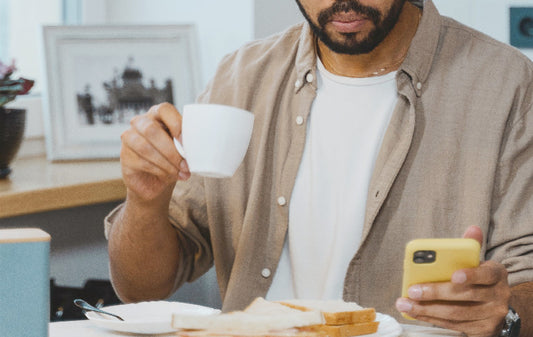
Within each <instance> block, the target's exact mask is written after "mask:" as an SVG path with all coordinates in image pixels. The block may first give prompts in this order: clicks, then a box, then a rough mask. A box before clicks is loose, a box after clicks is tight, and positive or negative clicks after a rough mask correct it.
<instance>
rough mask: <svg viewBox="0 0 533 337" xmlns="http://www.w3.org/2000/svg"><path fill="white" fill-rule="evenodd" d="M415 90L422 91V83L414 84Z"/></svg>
mask: <svg viewBox="0 0 533 337" xmlns="http://www.w3.org/2000/svg"><path fill="white" fill-rule="evenodd" d="M416 88H417V89H418V90H420V89H422V83H420V82H418V83H417V84H416Z"/></svg>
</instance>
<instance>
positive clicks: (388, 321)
mask: <svg viewBox="0 0 533 337" xmlns="http://www.w3.org/2000/svg"><path fill="white" fill-rule="evenodd" d="M376 321H378V322H379V326H378V332H376V333H373V334H370V335H364V337H398V336H400V335H401V334H402V326H401V325H400V323H398V322H397V321H396V320H395V319H394V318H392V317H391V316H389V315H385V314H380V313H379V312H377V313H376ZM361 337H363V336H361Z"/></svg>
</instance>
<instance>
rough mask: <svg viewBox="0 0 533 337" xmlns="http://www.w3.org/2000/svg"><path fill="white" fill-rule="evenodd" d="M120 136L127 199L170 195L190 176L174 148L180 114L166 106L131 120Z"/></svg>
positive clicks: (144, 198)
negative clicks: (163, 194) (179, 181)
mask: <svg viewBox="0 0 533 337" xmlns="http://www.w3.org/2000/svg"><path fill="white" fill-rule="evenodd" d="M130 124H131V127H130V128H129V129H128V130H126V131H125V132H124V133H123V134H122V136H121V139H122V148H121V151H120V161H121V165H122V176H123V178H124V183H125V184H126V187H127V188H128V196H129V197H131V196H132V195H133V196H135V197H137V199H140V200H145V201H148V200H153V199H155V198H157V197H159V196H160V195H161V194H162V193H163V192H165V191H166V192H167V193H165V194H169V191H170V190H171V188H170V187H172V186H173V185H174V184H175V182H176V181H177V180H186V179H188V178H189V177H190V172H189V168H188V166H187V162H186V161H185V160H184V159H183V158H182V157H181V156H180V155H179V153H178V152H177V150H176V148H175V147H174V143H173V139H172V138H173V137H176V138H178V137H180V135H181V115H180V114H179V113H178V110H176V108H175V107H174V106H172V105H171V104H169V103H162V104H159V105H156V106H153V107H152V108H150V110H149V111H148V112H147V113H146V114H143V115H139V116H136V117H134V118H133V119H132V120H131V123H130Z"/></svg>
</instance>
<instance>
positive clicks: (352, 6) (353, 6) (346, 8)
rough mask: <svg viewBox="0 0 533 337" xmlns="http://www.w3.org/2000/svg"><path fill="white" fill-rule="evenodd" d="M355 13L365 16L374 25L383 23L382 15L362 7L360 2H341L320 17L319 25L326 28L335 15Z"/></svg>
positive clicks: (342, 0) (374, 10) (348, 0)
mask: <svg viewBox="0 0 533 337" xmlns="http://www.w3.org/2000/svg"><path fill="white" fill-rule="evenodd" d="M350 11H353V12H355V13H357V14H359V15H361V16H364V17H366V18H368V19H369V20H371V21H372V22H373V23H374V24H378V23H379V22H380V21H381V13H380V12H379V11H378V10H377V9H375V8H373V7H369V6H365V5H362V4H361V3H360V2H359V0H340V1H335V3H334V4H333V5H332V6H331V7H329V8H327V9H324V10H323V11H321V12H320V14H319V15H318V24H319V25H320V26H322V27H324V26H325V25H326V24H327V23H328V22H329V21H331V17H332V16H333V15H334V14H337V13H342V12H346V13H347V12H350Z"/></svg>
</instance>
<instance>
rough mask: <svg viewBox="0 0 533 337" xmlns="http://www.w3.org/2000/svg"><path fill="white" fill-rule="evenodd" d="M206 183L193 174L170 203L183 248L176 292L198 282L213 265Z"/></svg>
mask: <svg viewBox="0 0 533 337" xmlns="http://www.w3.org/2000/svg"><path fill="white" fill-rule="evenodd" d="M203 180H204V178H202V177H199V176H194V175H193V176H192V177H191V178H190V179H189V180H187V181H180V182H178V183H177V184H176V187H175V188H174V192H173V195H172V199H171V201H170V206H169V220H170V223H171V224H172V225H173V226H174V227H175V228H176V230H177V232H178V237H179V240H180V249H181V251H180V270H179V272H178V275H177V276H176V282H175V289H177V288H179V287H180V286H181V285H182V284H183V283H185V282H192V281H194V280H196V279H197V278H198V277H200V276H202V275H203V274H204V273H206V272H207V271H208V270H209V269H210V268H211V267H212V266H213V250H212V247H211V235H210V230H209V223H208V216H207V207H206V202H205V193H204V181H203Z"/></svg>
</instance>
